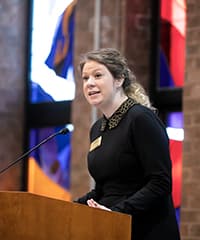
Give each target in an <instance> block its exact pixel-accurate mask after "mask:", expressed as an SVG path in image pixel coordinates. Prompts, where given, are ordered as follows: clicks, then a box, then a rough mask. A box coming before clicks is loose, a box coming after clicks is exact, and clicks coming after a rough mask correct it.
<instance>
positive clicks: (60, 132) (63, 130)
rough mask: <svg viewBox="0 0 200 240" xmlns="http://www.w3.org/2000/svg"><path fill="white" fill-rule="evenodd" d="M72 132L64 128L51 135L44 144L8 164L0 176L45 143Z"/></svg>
mask: <svg viewBox="0 0 200 240" xmlns="http://www.w3.org/2000/svg"><path fill="white" fill-rule="evenodd" d="M69 132H70V130H69V129H68V128H63V129H61V130H60V131H58V132H55V133H53V134H51V135H50V136H48V137H47V138H45V139H44V140H43V141H42V142H40V143H39V144H37V145H36V146H35V147H33V148H31V149H29V150H28V151H27V152H25V153H24V154H23V155H21V156H20V157H18V158H17V159H16V160H14V161H13V162H11V163H10V164H8V166H7V167H5V168H3V169H1V170H0V174H1V173H3V172H5V171H6V170H7V169H9V168H10V167H12V166H13V165H15V164H16V163H18V162H19V161H20V160H22V159H23V158H24V157H26V156H27V155H29V154H30V153H31V152H33V151H34V150H35V149H37V148H39V147H40V146H41V145H43V144H44V143H46V142H48V141H49V140H50V139H52V138H54V137H55V136H57V135H61V134H67V133H69Z"/></svg>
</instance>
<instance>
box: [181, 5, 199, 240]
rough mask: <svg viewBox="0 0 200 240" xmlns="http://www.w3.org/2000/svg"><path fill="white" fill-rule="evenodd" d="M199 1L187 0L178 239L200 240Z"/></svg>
mask: <svg viewBox="0 0 200 240" xmlns="http://www.w3.org/2000/svg"><path fill="white" fill-rule="evenodd" d="M199 9H200V2H199V1H198V0H188V1H187V33H186V34H187V46H186V74H185V86H184V95H183V108H184V130H185V137H184V152H183V186H182V208H181V232H182V240H197V239H200V185H199V182H200V154H199V146H200V104H199V103H200V80H199V78H200V54H199V53H200V44H199V40H200V12H199Z"/></svg>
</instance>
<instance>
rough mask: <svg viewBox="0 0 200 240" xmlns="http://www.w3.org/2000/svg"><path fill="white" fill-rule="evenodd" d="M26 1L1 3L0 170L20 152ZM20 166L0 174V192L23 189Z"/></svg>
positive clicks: (23, 102)
mask: <svg viewBox="0 0 200 240" xmlns="http://www.w3.org/2000/svg"><path fill="white" fill-rule="evenodd" d="M27 10H28V8H27V1H25V0H10V1H7V0H1V2H0V168H1V169H2V168H4V167H5V166H7V164H8V163H9V162H11V161H13V160H14V159H16V158H17V157H18V156H19V155H20V154H21V153H22V151H23V145H24V132H25V88H26V72H27V68H26V56H27V39H26V37H27V31H28V25H27V13H28V11H27ZM22 169H23V164H22V163H19V164H18V165H16V167H14V168H11V169H10V170H9V171H7V172H5V173H3V174H1V175H0V189H1V190H4V189H6V190H19V189H21V188H22V187H23V184H22V179H23V173H22Z"/></svg>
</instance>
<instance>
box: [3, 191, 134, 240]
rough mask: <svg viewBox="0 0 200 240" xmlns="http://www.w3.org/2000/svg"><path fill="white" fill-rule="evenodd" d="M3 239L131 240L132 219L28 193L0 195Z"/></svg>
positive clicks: (119, 214) (4, 193)
mask: <svg viewBox="0 0 200 240" xmlns="http://www.w3.org/2000/svg"><path fill="white" fill-rule="evenodd" d="M0 239H4V240H93V239H94V240H130V239H131V217H130V216H129V215H126V214H121V213H117V212H109V211H105V210H100V209H94V208H91V207H88V206H85V205H81V204H76V203H72V202H67V201H62V200H57V199H52V198H48V197H44V196H40V195H36V194H32V193H28V192H0Z"/></svg>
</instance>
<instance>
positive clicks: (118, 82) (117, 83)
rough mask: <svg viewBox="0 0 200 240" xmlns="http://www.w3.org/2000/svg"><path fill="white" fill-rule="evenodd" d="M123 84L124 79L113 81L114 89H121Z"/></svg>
mask: <svg viewBox="0 0 200 240" xmlns="http://www.w3.org/2000/svg"><path fill="white" fill-rule="evenodd" d="M123 82H124V78H118V79H116V80H115V84H116V87H121V86H122V84H123Z"/></svg>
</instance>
